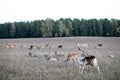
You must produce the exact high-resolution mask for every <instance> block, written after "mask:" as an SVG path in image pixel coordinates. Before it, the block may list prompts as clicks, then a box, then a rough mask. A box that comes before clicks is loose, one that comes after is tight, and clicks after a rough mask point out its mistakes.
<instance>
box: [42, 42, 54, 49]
mask: <svg viewBox="0 0 120 80" xmlns="http://www.w3.org/2000/svg"><path fill="white" fill-rule="evenodd" d="M45 47H46V48H49V49H51V48H52V47H53V45H52V44H50V43H48V44H46V45H45V46H44V47H42V48H45Z"/></svg>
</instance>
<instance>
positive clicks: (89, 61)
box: [77, 44, 100, 74]
mask: <svg viewBox="0 0 120 80" xmlns="http://www.w3.org/2000/svg"><path fill="white" fill-rule="evenodd" d="M77 48H78V50H79V51H81V52H82V54H81V56H78V58H77V61H78V64H79V69H80V68H81V66H82V68H81V74H82V73H83V71H84V68H85V65H91V66H93V67H95V68H97V70H98V73H99V74H100V69H99V66H98V63H97V58H96V57H95V56H94V55H88V53H85V51H84V50H82V49H81V47H80V46H79V44H78V46H77Z"/></svg>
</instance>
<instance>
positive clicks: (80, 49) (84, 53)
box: [77, 43, 88, 56]
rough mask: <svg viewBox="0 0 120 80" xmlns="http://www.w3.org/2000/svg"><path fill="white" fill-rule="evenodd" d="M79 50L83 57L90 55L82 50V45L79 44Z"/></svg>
mask: <svg viewBox="0 0 120 80" xmlns="http://www.w3.org/2000/svg"><path fill="white" fill-rule="evenodd" d="M77 49H78V50H79V51H81V52H82V54H83V55H85V56H87V55H88V54H87V53H86V52H85V51H84V50H83V49H82V48H81V46H80V44H79V43H78V45H77Z"/></svg>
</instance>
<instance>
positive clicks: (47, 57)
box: [44, 55, 58, 61]
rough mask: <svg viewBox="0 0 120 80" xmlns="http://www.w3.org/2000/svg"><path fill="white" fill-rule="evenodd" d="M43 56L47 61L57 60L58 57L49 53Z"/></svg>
mask: <svg viewBox="0 0 120 80" xmlns="http://www.w3.org/2000/svg"><path fill="white" fill-rule="evenodd" d="M44 56H45V58H46V60H48V61H58V58H57V57H55V56H50V55H44Z"/></svg>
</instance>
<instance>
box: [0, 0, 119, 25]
mask: <svg viewBox="0 0 120 80" xmlns="http://www.w3.org/2000/svg"><path fill="white" fill-rule="evenodd" d="M46 18H51V19H54V20H58V19H60V18H71V19H74V18H78V19H82V18H84V19H92V18H96V19H104V18H108V19H113V18H114V19H120V0H0V23H5V22H15V21H16V22H19V21H34V20H42V19H46Z"/></svg>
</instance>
